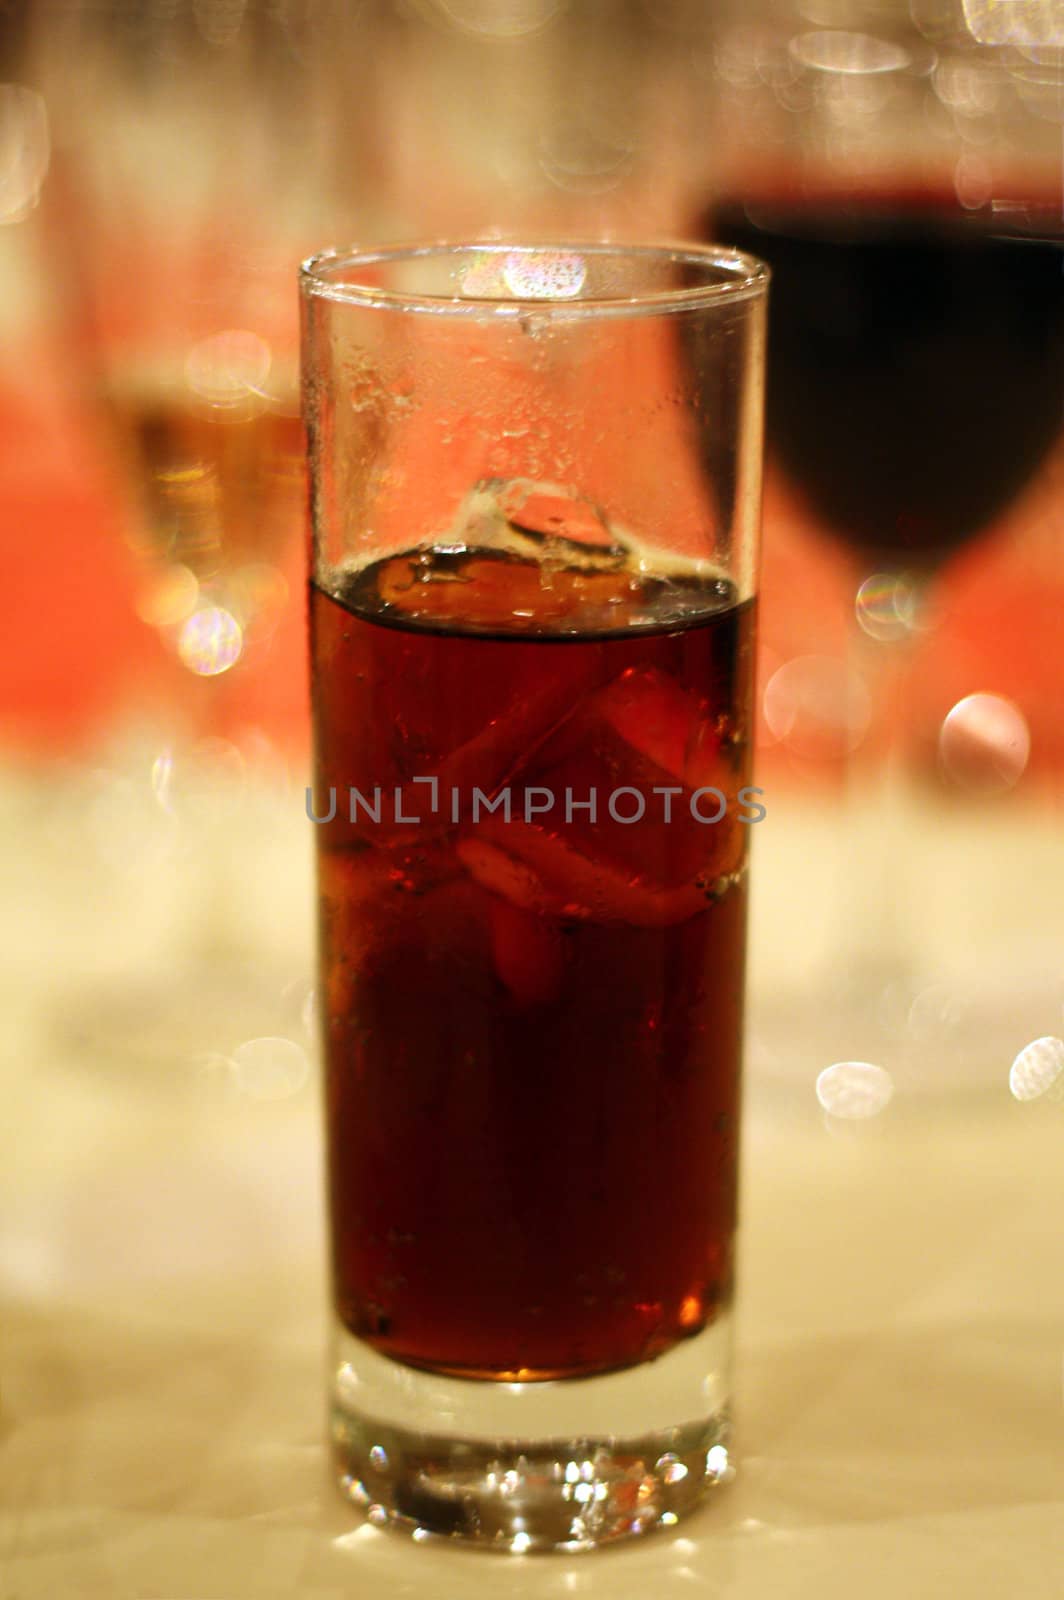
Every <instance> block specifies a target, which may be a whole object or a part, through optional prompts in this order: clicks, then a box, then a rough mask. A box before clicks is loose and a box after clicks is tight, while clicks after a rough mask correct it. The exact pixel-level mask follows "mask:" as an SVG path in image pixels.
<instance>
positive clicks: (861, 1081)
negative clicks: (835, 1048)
mask: <svg viewBox="0 0 1064 1600" xmlns="http://www.w3.org/2000/svg"><path fill="white" fill-rule="evenodd" d="M893 1096H894V1080H893V1079H892V1078H891V1075H890V1073H889V1072H887V1071H885V1070H884V1068H883V1067H877V1066H874V1065H873V1064H872V1062H870V1061H836V1062H834V1063H833V1064H832V1065H831V1066H830V1067H825V1068H824V1070H823V1072H821V1073H820V1074H819V1075H818V1077H817V1080H816V1097H817V1099H818V1100H819V1102H820V1104H821V1106H822V1107H823V1109H824V1110H825V1111H826V1112H827V1113H828V1114H829V1116H832V1117H842V1118H844V1119H845V1120H847V1121H850V1122H863V1121H865V1120H866V1119H867V1118H868V1117H875V1116H878V1115H879V1113H880V1112H881V1111H883V1110H885V1109H886V1107H887V1106H888V1105H889V1104H890V1102H891V1100H892V1098H893Z"/></svg>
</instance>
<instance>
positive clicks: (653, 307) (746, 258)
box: [299, 238, 771, 321]
mask: <svg viewBox="0 0 1064 1600" xmlns="http://www.w3.org/2000/svg"><path fill="white" fill-rule="evenodd" d="M546 253H549V254H553V255H560V256H577V255H584V256H587V255H592V256H623V257H627V258H629V259H633V260H637V261H639V260H642V261H646V262H658V263H666V262H671V263H673V264H676V265H683V266H691V267H701V268H703V269H704V270H705V269H709V268H716V270H717V271H718V272H719V273H721V274H724V276H722V277H721V278H719V279H717V280H715V281H712V282H710V281H707V282H705V283H696V284H691V285H688V286H686V287H684V288H680V289H654V290H648V291H647V292H646V293H645V294H635V295H623V296H621V295H618V296H609V297H607V296H603V297H602V298H599V299H594V298H590V297H587V298H583V297H581V295H580V294H579V292H577V293H575V294H572V295H566V296H564V297H562V296H557V297H549V296H521V295H506V296H503V295H466V296H462V295H442V294H424V293H410V292H408V291H405V290H397V289H386V288H382V287H381V286H380V285H379V284H369V283H358V282H357V281H350V280H344V279H338V278H334V277H332V276H330V274H331V273H333V272H337V271H344V270H349V269H355V270H357V269H358V268H360V267H372V266H379V265H381V264H386V263H398V262H404V261H418V260H427V259H429V258H431V257H433V256H448V255H450V256H461V255H464V254H468V255H470V256H472V255H477V254H480V255H483V254H490V255H497V256H508V255H522V256H531V255H537V254H546ZM770 277H771V273H770V270H769V268H768V266H767V265H766V264H765V262H763V261H761V260H759V259H758V257H757V256H753V255H749V254H748V253H747V252H746V251H743V250H733V249H731V248H730V247H729V246H726V245H717V244H712V243H710V244H691V243H684V242H677V243H673V242H664V243H660V244H627V243H625V242H624V241H623V240H608V239H597V240H592V241H585V240H569V239H558V240H550V239H543V240H529V239H498V238H493V239H476V238H470V239H454V240H450V239H441V240H434V241H428V242H421V243H411V244H392V245H374V246H370V247H367V248H365V249H359V248H358V247H357V246H354V247H351V248H349V249H341V248H339V247H335V246H334V247H331V248H329V249H324V250H319V251H316V252H315V253H314V254H313V255H310V256H307V257H306V259H305V260H304V261H302V262H300V266H299V286H300V290H301V292H302V294H303V295H304V296H305V297H306V298H308V299H321V300H330V301H333V302H334V303H336V304H338V305H350V306H361V307H362V308H363V309H367V310H380V311H405V312H409V313H413V314H415V315H418V314H419V315H429V316H443V317H466V318H470V317H471V318H474V319H480V320H491V319H495V318H503V319H506V318H519V317H527V316H530V315H535V316H537V317H545V318H549V319H551V320H558V321H572V320H581V321H583V320H585V319H588V318H598V317H632V316H668V315H676V314H677V313H679V312H683V311H692V310H697V309H700V308H701V307H703V306H705V307H708V306H712V305H718V304H720V303H721V302H722V301H727V302H731V301H735V300H749V299H754V298H757V297H758V296H762V295H764V294H765V292H766V290H767V289H768V284H769V279H770Z"/></svg>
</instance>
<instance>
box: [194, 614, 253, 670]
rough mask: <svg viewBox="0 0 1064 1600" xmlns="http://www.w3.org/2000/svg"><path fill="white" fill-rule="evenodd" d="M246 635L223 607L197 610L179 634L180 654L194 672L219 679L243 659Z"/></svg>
mask: <svg viewBox="0 0 1064 1600" xmlns="http://www.w3.org/2000/svg"><path fill="white" fill-rule="evenodd" d="M243 647H244V635H243V631H242V629H241V627H240V624H239V622H238V621H237V620H236V618H235V617H234V616H233V614H232V612H231V611H226V610H225V608H224V607H223V606H204V607H202V608H201V609H200V610H199V611H194V612H193V613H192V615H191V616H190V617H189V618H188V620H187V621H186V623H185V624H184V626H183V627H182V629H181V632H180V634H179V635H178V641H177V653H178V655H179V656H180V657H181V660H182V661H183V662H184V664H185V666H186V667H187V668H188V670H189V671H190V672H194V673H196V675H197V676H198V677H200V678H216V677H217V676H218V674H219V673H221V672H228V671H229V669H230V667H233V666H235V665H236V663H237V662H238V661H239V660H240V653H241V651H242V649H243Z"/></svg>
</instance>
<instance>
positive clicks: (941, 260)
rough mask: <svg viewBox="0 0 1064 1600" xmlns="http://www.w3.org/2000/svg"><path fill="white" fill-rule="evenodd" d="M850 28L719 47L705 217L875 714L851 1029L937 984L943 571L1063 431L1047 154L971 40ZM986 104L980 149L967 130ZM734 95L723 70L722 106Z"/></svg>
mask: <svg viewBox="0 0 1064 1600" xmlns="http://www.w3.org/2000/svg"><path fill="white" fill-rule="evenodd" d="M778 20H779V19H778V18H777V21H778ZM917 20H919V19H917ZM855 25H856V24H855ZM860 25H862V26H864V27H868V28H869V30H870V31H869V32H868V33H856V32H853V33H850V34H847V35H845V36H843V35H841V34H837V35H834V36H829V35H828V34H825V33H823V32H821V33H815V32H814V31H812V30H804V29H803V24H802V23H801V20H800V19H799V18H798V17H797V16H794V17H792V18H790V19H789V21H787V19H785V23H784V25H781V28H780V31H778V32H777V33H775V34H772V33H771V30H770V31H769V32H767V33H766V32H762V33H761V34H760V35H758V36H757V38H756V39H752V37H751V35H750V34H749V33H748V34H744V35H743V37H742V39H740V40H739V41H738V42H736V43H735V47H734V52H735V53H733V54H732V55H728V54H727V53H726V52H725V53H724V55H723V56H719V57H718V60H719V61H720V60H723V62H724V65H725V68H726V75H730V76H731V77H732V78H736V77H737V75H738V76H741V71H742V70H743V69H744V60H745V58H742V51H743V50H747V51H749V52H750V58H749V60H745V67H747V68H749V69H750V70H751V71H754V70H755V69H756V73H755V75H756V76H757V77H758V91H759V92H760V93H761V94H762V96H763V100H762V101H761V102H759V109H756V110H755V109H752V108H751V107H747V111H746V115H747V117H748V119H749V120H748V121H747V124H746V126H745V129H743V130H740V131H739V132H738V133H737V131H736V128H735V126H733V125H732V124H731V123H729V132H730V133H731V135H732V139H731V143H732V146H733V147H738V148H739V149H740V150H741V152H742V154H741V156H739V157H738V158H736V159H734V160H733V163H732V166H731V168H730V169H727V168H726V167H725V166H724V164H723V162H718V165H717V168H716V170H715V172H714V173H713V175H712V179H711V187H712V189H713V191H714V198H713V202H712V204H711V205H710V206H709V208H708V209H707V208H704V209H703V211H702V214H701V216H700V219H699V224H698V226H699V231H700V233H702V234H703V235H704V236H707V237H713V238H715V239H720V240H722V241H723V242H726V243H731V244H734V245H736V246H738V247H739V248H742V249H746V250H750V251H753V252H755V253H757V254H758V255H760V256H761V257H763V258H764V259H766V260H767V261H768V262H769V263H770V265H771V266H772V268H773V285H772V291H771V296H770V350H769V363H768V368H769V370H768V392H767V412H766V423H767V435H768V444H769V456H770V461H771V462H772V463H773V464H774V466H775V467H776V469H777V470H778V472H779V474H780V477H781V478H782V479H785V480H786V481H787V483H788V484H789V486H790V488H791V491H792V494H793V497H794V500H795V503H796V504H799V505H801V506H802V507H803V509H804V510H805V511H806V512H808V513H809V514H810V515H811V518H812V520H814V521H815V522H816V523H817V524H818V525H819V527H821V528H822V529H824V530H825V531H826V532H827V533H829V534H830V535H831V537H832V540H833V541H834V542H835V543H836V545H838V546H839V547H840V548H843V549H845V550H846V551H847V552H848V553H849V556H850V559H851V562H852V573H853V603H854V619H855V621H854V626H853V628H852V645H851V663H850V665H851V669H852V670H851V673H850V683H851V684H853V683H855V682H856V683H858V684H863V685H865V686H867V688H868V689H869V690H870V691H871V694H870V706H871V712H872V715H873V719H874V720H873V723H872V726H871V728H870V729H869V730H868V732H867V734H866V735H865V737H864V738H863V739H861V738H860V736H859V733H858V732H856V731H855V732H851V733H850V740H849V742H850V743H851V744H853V745H855V746H856V748H853V749H851V751H850V753H849V755H848V756H847V772H846V787H847V796H848V803H847V807H846V811H845V814H844V830H843V831H844V834H845V844H844V849H843V854H844V858H845V859H844V875H845V885H844V889H843V896H844V905H845V910H844V918H843V923H842V927H841V930H840V937H839V949H838V951H837V957H838V959H837V963H836V964H837V968H838V970H839V972H840V973H841V974H842V976H841V987H842V989H843V994H842V996H841V998H842V999H843V1001H844V1008H843V1011H844V1014H845V1015H846V1016H847V1017H848V1018H849V1019H850V1024H852V1027H851V1029H850V1031H851V1032H852V1033H853V1034H854V1036H855V1037H860V1036H862V1034H865V1033H867V1032H868V1030H869V1029H871V1028H874V1027H876V1026H877V1025H878V1022H877V1018H878V1017H880V1016H882V1015H884V1014H885V1012H886V1010H887V1009H889V1006H890V1005H891V1004H899V1005H901V1006H903V1007H904V1006H905V1005H907V1004H908V1002H909V999H910V998H911V997H913V996H915V995H917V994H918V993H919V992H921V990H923V989H926V987H927V986H928V984H929V982H930V980H932V979H933V978H935V977H936V976H938V974H937V972H936V971H935V970H933V969H934V966H935V960H937V954H938V952H936V954H935V958H934V959H933V960H932V961H931V962H930V963H929V962H928V959H927V955H926V951H924V950H922V949H921V947H920V931H921V924H922V923H923V922H925V921H926V920H927V919H926V918H922V917H921V916H920V915H919V914H918V912H917V906H918V903H919V897H920V896H923V895H926V894H927V893H928V892H930V884H931V882H933V881H934V880H933V879H930V880H929V879H928V878H927V877H926V876H925V878H924V879H923V881H922V882H921V885H920V889H919V891H917V888H916V866H915V860H916V858H917V856H918V853H919V849H920V844H921V841H920V840H919V839H918V838H917V830H918V829H921V828H923V823H924V820H925V819H926V817H927V816H928V814H929V811H928V807H927V806H926V803H923V802H918V801H917V800H916V799H915V798H914V796H915V791H914V789H913V788H912V785H911V778H912V771H913V767H914V764H915V763H914V756H915V755H916V753H917V751H916V734H917V732H918V731H919V730H918V726H917V716H916V712H915V707H916V705H917V703H918V699H919V695H918V690H919V687H920V669H921V664H922V655H923V649H924V647H925V646H926V645H927V642H928V640H929V639H930V638H931V636H932V635H931V630H932V629H933V627H934V624H935V616H936V608H937V604H938V597H939V594H940V591H941V586H940V584H939V582H938V579H939V576H940V574H941V573H942V572H943V569H944V568H945V567H946V566H947V565H948V564H949V563H950V562H951V561H952V560H953V558H954V557H955V556H957V555H958V554H959V552H960V551H961V550H962V548H963V547H965V546H967V545H969V544H973V543H974V542H975V541H977V540H979V539H981V538H983V537H985V536H987V535H988V534H989V532H990V530H991V529H993V528H994V527H995V526H996V525H1000V524H1001V522H1002V519H1003V518H1004V516H1005V515H1006V513H1008V512H1010V511H1011V510H1013V509H1015V508H1016V507H1017V505H1018V504H1019V502H1020V501H1021V500H1022V498H1023V496H1024V495H1025V494H1026V493H1027V492H1028V491H1029V490H1030V489H1031V487H1032V486H1033V485H1035V484H1036V483H1038V482H1039V481H1040V479H1041V480H1042V481H1044V480H1045V477H1046V475H1047V474H1046V468H1047V464H1048V463H1049V462H1050V460H1051V458H1052V457H1053V453H1054V449H1055V446H1056V445H1057V443H1058V441H1059V440H1060V438H1061V432H1062V422H1064V293H1062V288H1061V268H1062V262H1064V227H1062V223H1061V208H1060V204H1059V194H1060V170H1059V151H1058V152H1057V156H1056V159H1055V161H1053V160H1050V161H1048V162H1047V161H1046V160H1045V159H1044V150H1045V139H1044V137H1043V136H1042V134H1041V132H1040V131H1039V130H1038V129H1037V128H1034V127H1032V126H1031V119H1030V118H1028V117H1026V115H1025V113H1024V112H1023V108H1022V107H1020V106H1018V104H1017V103H1016V102H1015V101H1014V100H1010V99H1009V98H1008V92H1007V89H1008V86H1007V85H1005V84H1003V83H1002V82H1001V81H1000V79H1001V76H1002V73H1003V71H1004V69H1003V68H1001V67H1000V64H999V63H998V62H995V61H994V60H991V61H989V62H988V61H986V60H984V59H983V55H981V54H980V52H979V50H978V49H975V48H974V47H971V46H969V48H968V49H967V50H966V51H965V52H963V53H961V52H958V53H957V54H956V55H949V56H946V57H939V58H937V60H936V57H935V55H934V53H933V52H929V47H928V45H927V42H926V40H924V39H922V38H921V37H920V35H919V34H917V33H916V31H915V30H912V29H910V31H909V33H907V34H906V33H904V32H899V31H898V30H894V32H893V33H888V32H887V30H886V29H881V28H880V27H879V24H878V23H877V25H876V28H877V31H876V32H875V33H873V32H872V31H871V28H872V23H871V22H870V21H869V19H868V17H867V16H865V17H864V19H863V22H862V23H861V24H860ZM983 54H984V55H985V52H984V53H983ZM740 58H742V59H740ZM755 58H756V59H755ZM995 73H997V78H995ZM749 98H751V99H756V98H757V93H756V92H755V93H753V94H751V95H750V96H749ZM769 102H771V104H770V103H769ZM969 102H971V103H970V104H969ZM977 102H978V104H977ZM980 106H981V107H982V113H983V118H982V126H981V140H982V143H981V145H980V147H979V148H978V150H977V149H975V148H974V147H973V145H972V143H971V142H970V141H968V142H966V141H965V139H963V138H961V137H960V133H961V132H964V133H967V131H968V128H967V124H966V122H965V117H966V116H967V120H968V123H970V122H971V120H972V116H974V113H975V112H976V111H977V110H979V108H980ZM734 108H735V101H734V99H733V98H731V97H730V88H729V85H728V84H727V83H725V84H724V85H723V87H722V88H721V89H720V93H719V96H718V108H717V109H718V111H719V112H721V114H722V116H723V115H727V114H729V112H730V111H731V110H733V109H734ZM988 108H989V110H988ZM995 108H996V119H995V117H991V116H990V115H989V111H990V110H995ZM936 117H937V121H936ZM707 181H708V180H707ZM766 532H767V536H768V540H769V541H770V542H771V537H772V528H771V523H769V524H768V526H767V529H766ZM985 687H987V686H986V685H984V684H981V683H973V684H972V688H973V689H983V688H985ZM844 715H845V714H844ZM1017 724H1018V731H1017V730H1016V729H1013V730H1011V731H1010V730H1008V729H1006V730H1004V733H1003V735H1002V737H1004V738H1006V739H1007V738H1013V740H1014V743H1016V744H1017V748H1016V749H1015V750H1008V751H1005V752H1004V756H1005V759H1006V760H1007V761H1013V758H1015V761H1014V776H1018V773H1019V771H1020V770H1022V765H1023V754H1022V752H1021V751H1020V750H1019V748H1018V744H1019V742H1022V738H1023V729H1022V719H1020V718H1019V717H1018V714H1017ZM995 737H996V734H995ZM942 748H943V747H942V746H941V745H940V749H942ZM988 756H989V751H988ZM951 775H952V776H954V777H956V769H954V770H953V772H952V774H951ZM923 831H927V830H926V828H923ZM924 858H925V861H926V860H928V859H931V865H932V871H933V870H934V865H935V863H934V860H933V858H928V857H927V853H926V851H925V852H924ZM848 1026H849V1024H848Z"/></svg>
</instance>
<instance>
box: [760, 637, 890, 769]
mask: <svg viewBox="0 0 1064 1600" xmlns="http://www.w3.org/2000/svg"><path fill="white" fill-rule="evenodd" d="M762 709H763V712H764V718H765V722H766V723H767V725H768V728H769V731H770V732H771V733H772V734H773V735H774V736H775V738H777V739H778V740H779V742H780V743H781V744H783V745H785V746H786V747H787V749H788V750H790V751H792V752H793V753H794V754H795V755H798V756H805V757H809V758H810V759H817V758H821V759H824V758H829V757H832V756H840V755H844V754H846V752H848V751H850V750H854V749H856V748H857V746H858V745H859V744H860V742H861V740H862V739H863V738H864V736H865V734H866V733H867V731H868V724H869V722H870V720H871V715H872V702H871V697H870V695H869V693H868V690H867V688H866V687H865V684H864V681H863V680H862V679H860V678H858V677H857V676H856V675H855V674H853V673H851V672H849V671H847V668H846V664H845V662H843V661H841V660H837V659H836V658H835V657H834V656H818V655H809V656H795V657H793V658H792V659H791V660H790V661H785V662H784V664H783V666H781V667H779V668H777V670H776V671H775V672H774V673H773V674H772V677H771V678H770V679H769V681H768V683H767V684H766V685H765V692H764V696H763V700H762Z"/></svg>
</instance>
